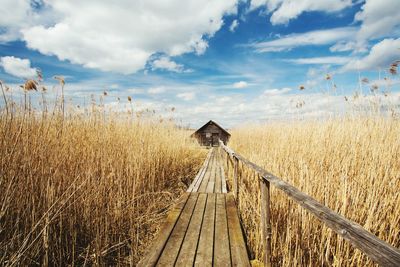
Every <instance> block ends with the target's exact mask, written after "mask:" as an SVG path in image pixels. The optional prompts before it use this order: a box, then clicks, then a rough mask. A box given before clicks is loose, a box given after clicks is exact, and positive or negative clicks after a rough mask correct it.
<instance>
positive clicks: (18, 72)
mask: <svg viewBox="0 0 400 267" xmlns="http://www.w3.org/2000/svg"><path fill="white" fill-rule="evenodd" d="M0 66H2V67H3V69H4V71H5V72H6V73H8V74H10V75H12V76H15V77H18V78H23V79H29V78H33V77H35V76H36V69H35V68H31V62H30V60H29V59H22V58H17V57H12V56H11V57H9V56H7V57H2V58H0Z"/></svg>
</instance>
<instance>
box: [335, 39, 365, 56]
mask: <svg viewBox="0 0 400 267" xmlns="http://www.w3.org/2000/svg"><path fill="white" fill-rule="evenodd" d="M367 46H368V45H367V43H366V42H364V41H339V42H337V43H336V44H334V45H333V46H331V47H330V48H329V50H330V51H331V52H347V51H353V52H357V53H363V52H367V51H368V50H367Z"/></svg>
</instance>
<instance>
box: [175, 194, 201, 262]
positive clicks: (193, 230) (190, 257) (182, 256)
mask: <svg viewBox="0 0 400 267" xmlns="http://www.w3.org/2000/svg"><path fill="white" fill-rule="evenodd" d="M206 201H207V194H202V193H200V194H199V198H198V199H197V203H196V207H195V209H194V212H193V215H192V218H191V220H190V224H189V227H188V229H187V231H186V235H185V239H184V240H183V244H182V247H181V250H180V252H179V256H178V259H177V261H176V264H175V265H176V266H193V264H194V259H195V254H196V249H197V244H198V241H199V237H200V230H201V226H202V223H203V215H204V211H205V205H206Z"/></svg>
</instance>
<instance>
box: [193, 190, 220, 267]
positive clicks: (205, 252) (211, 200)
mask: <svg viewBox="0 0 400 267" xmlns="http://www.w3.org/2000/svg"><path fill="white" fill-rule="evenodd" d="M216 196H217V195H216V194H207V204H206V207H205V212H204V218H203V225H202V227H201V232H200V239H199V246H198V248H197V253H196V260H195V266H199V267H203V266H212V263H213V250H214V230H215V204H216Z"/></svg>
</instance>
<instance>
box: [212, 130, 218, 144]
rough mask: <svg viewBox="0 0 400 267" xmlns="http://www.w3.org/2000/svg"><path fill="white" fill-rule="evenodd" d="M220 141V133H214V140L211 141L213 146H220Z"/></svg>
mask: <svg viewBox="0 0 400 267" xmlns="http://www.w3.org/2000/svg"><path fill="white" fill-rule="evenodd" d="M218 141H219V134H218V133H213V134H212V139H211V142H212V144H211V145H212V146H219V143H218Z"/></svg>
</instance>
